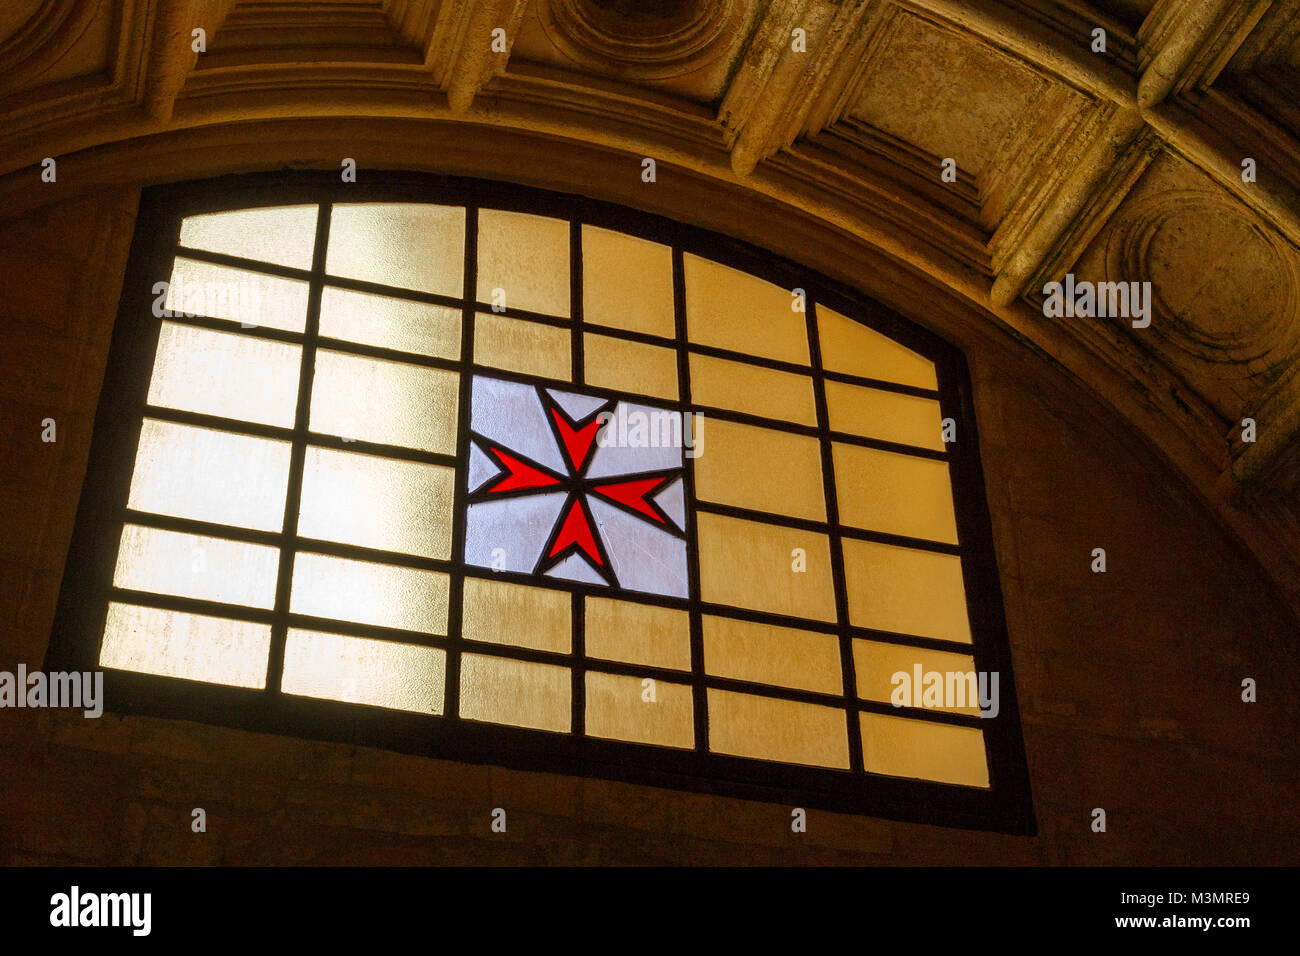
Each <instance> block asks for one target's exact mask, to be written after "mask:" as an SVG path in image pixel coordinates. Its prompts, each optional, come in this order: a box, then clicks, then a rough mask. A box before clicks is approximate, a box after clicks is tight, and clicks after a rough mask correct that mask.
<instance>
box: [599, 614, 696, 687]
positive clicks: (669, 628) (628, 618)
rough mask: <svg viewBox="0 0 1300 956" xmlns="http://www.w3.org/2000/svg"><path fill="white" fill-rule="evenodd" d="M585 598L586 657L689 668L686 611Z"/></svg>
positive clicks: (673, 668) (689, 635) (688, 623)
mask: <svg viewBox="0 0 1300 956" xmlns="http://www.w3.org/2000/svg"><path fill="white" fill-rule="evenodd" d="M585 601H586V617H587V621H586V638H585V646H586V649H587V656H588V657H593V658H596V659H599V660H607V661H622V662H624V663H627V664H645V665H647V666H650V667H665V668H670V669H672V670H681V671H685V670H690V668H691V619H690V615H688V614H687V613H686V612H685V611H679V610H676V609H675V608H668V607H655V606H653V605H650V604H633V603H632V602H631V601H615V600H611V599H609V598H597V597H588V598H586V599H585Z"/></svg>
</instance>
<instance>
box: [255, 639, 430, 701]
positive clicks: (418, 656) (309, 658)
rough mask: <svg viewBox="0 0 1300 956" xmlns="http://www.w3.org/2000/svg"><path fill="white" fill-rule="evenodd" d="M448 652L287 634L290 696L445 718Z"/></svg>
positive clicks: (286, 676) (285, 678)
mask: <svg viewBox="0 0 1300 956" xmlns="http://www.w3.org/2000/svg"><path fill="white" fill-rule="evenodd" d="M446 663H447V652H446V651H444V650H442V649H441V648H438V647H420V646H419V645H416V644H399V643H397V642H395V641H372V640H368V639H366V638H364V637H347V636H345V635H343V634H322V633H320V632H319V631H300V630H297V629H295V628H291V629H290V630H289V638H288V641H287V642H286V643H285V647H284V676H283V678H282V679H281V681H280V689H281V690H283V691H284V692H285V693H286V694H297V695H299V696H302V697H318V698H323V699H326V700H342V701H347V702H348V703H350V704H373V705H374V706H376V707H388V708H391V709H393V710H410V711H414V712H415V713H417V714H441V713H442V697H443V675H444V671H445V670H446Z"/></svg>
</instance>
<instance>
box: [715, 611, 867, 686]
mask: <svg viewBox="0 0 1300 956" xmlns="http://www.w3.org/2000/svg"><path fill="white" fill-rule="evenodd" d="M703 625H704V669H705V671H707V672H708V673H710V674H714V675H716V676H718V677H730V678H733V679H735V680H745V681H753V682H755V683H759V684H773V685H775V686H778V687H794V688H797V689H800V690H812V691H818V692H820V693H823V694H843V693H844V671H843V668H842V666H841V664H840V641H839V638H837V637H836V636H835V635H833V634H818V633H815V632H813V631H801V630H797V629H795V628H792V627H776V626H774V625H771V624H759V623H756V622H754V621H737V620H734V619H733V618H729V617H713V616H712V615H708V614H706V615H704V621H703Z"/></svg>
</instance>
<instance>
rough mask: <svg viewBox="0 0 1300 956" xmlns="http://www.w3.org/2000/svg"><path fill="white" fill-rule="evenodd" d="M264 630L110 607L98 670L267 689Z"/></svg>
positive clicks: (198, 616)
mask: <svg viewBox="0 0 1300 956" xmlns="http://www.w3.org/2000/svg"><path fill="white" fill-rule="evenodd" d="M270 647H271V628H270V626H269V625H267V624H253V623H250V622H248V621H231V620H227V619H226V618H220V617H208V616H206V615H202V614H182V613H181V612H179V611H160V610H157V609H156V608H148V607H137V606H136V605H134V604H117V603H112V604H109V606H108V620H107V622H106V623H105V624H104V642H103V644H102V645H101V646H100V649H99V666H100V667H112V668H116V669H117V670H124V671H140V672H142V673H145V674H159V675H161V676H163V677H182V678H185V679H186V680H201V681H207V682H208V683H212V684H231V685H234V686H235V687H257V688H261V687H265V686H266V660H267V654H268V652H269V650H270Z"/></svg>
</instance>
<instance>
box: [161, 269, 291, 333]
mask: <svg viewBox="0 0 1300 956" xmlns="http://www.w3.org/2000/svg"><path fill="white" fill-rule="evenodd" d="M160 305H165V308H166V310H167V312H168V313H170V314H168V316H167V317H168V318H172V317H176V316H186V315H188V316H195V315H201V316H207V317H208V318H210V319H233V320H235V321H237V322H239V323H240V324H241V325H244V326H246V327H249V328H252V327H256V326H262V327H264V328H268V329H283V330H284V331H286V332H301V331H302V330H303V329H304V328H305V327H306V324H307V283H306V282H304V281H303V280H301V279H281V278H278V277H276V276H268V275H263V274H262V273H260V272H249V271H247V270H245V269H231V268H228V267H226V266H214V265H211V264H210V263H207V262H199V261H197V260H195V259H186V258H184V257H183V256H177V257H176V261H175V263H174V264H173V265H172V275H171V280H170V282H169V283H168V287H167V297H166V300H165V302H163V303H158V302H155V304H154V307H155V308H157V307H158V306H160Z"/></svg>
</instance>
